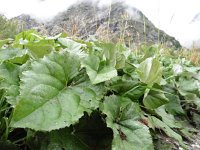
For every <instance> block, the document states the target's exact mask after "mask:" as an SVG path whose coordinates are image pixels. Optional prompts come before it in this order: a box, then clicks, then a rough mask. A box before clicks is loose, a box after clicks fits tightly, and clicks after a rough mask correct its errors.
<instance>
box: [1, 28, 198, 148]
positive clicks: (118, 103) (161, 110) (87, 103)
mask: <svg viewBox="0 0 200 150" xmlns="http://www.w3.org/2000/svg"><path fill="white" fill-rule="evenodd" d="M0 44H1V45H0V47H1V49H0V89H1V90H0V115H1V119H0V135H1V138H0V147H7V148H9V147H14V148H16V149H18V148H21V149H23V148H24V149H27V148H29V149H38V150H39V149H41V150H42V149H66V150H92V149H98V150H111V149H113V150H153V149H154V144H156V141H159V138H158V134H159V133H160V132H163V133H165V135H166V137H170V138H172V139H174V141H177V142H178V143H179V146H181V147H183V148H185V149H186V148H187V147H186V145H185V143H184V141H183V138H182V137H187V136H189V135H190V134H189V132H190V131H191V129H190V128H189V123H190V122H193V125H195V126H196V127H198V125H199V122H198V119H197V118H198V117H200V115H199V111H200V87H199V85H200V78H199V74H200V68H199V67H195V66H194V65H192V64H191V63H190V62H189V61H187V60H185V59H183V58H179V57H177V58H176V57H174V56H164V55H162V53H161V51H160V48H159V47H155V46H151V47H145V48H141V51H140V52H133V51H131V50H130V49H129V48H127V47H125V46H124V45H114V44H111V43H102V42H99V41H90V42H86V41H78V40H72V39H70V38H68V37H66V36H65V35H63V34H59V35H57V36H55V37H43V36H40V35H38V34H37V33H36V32H35V31H33V30H30V31H24V32H22V33H20V34H18V35H17V36H16V38H15V40H14V41H9V43H7V41H6V40H4V42H1V43H0ZM5 45H6V47H5ZM183 122H184V123H183ZM187 125H188V126H187ZM158 130H159V132H158ZM16 135H17V137H16ZM188 138H189V137H188ZM157 143H158V142H157ZM14 148H13V149H14Z"/></svg>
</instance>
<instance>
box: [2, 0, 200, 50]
mask: <svg viewBox="0 0 200 150" xmlns="http://www.w3.org/2000/svg"><path fill="white" fill-rule="evenodd" d="M77 1H78V0H0V4H1V5H0V12H1V13H4V14H5V15H6V16H7V17H8V18H11V17H15V16H18V15H20V14H22V13H25V14H31V15H33V16H35V17H37V18H40V19H42V20H44V19H48V18H51V17H53V16H55V15H56V14H57V13H58V12H62V11H63V10H65V9H66V8H67V7H69V6H70V5H72V4H73V3H76V2H77ZM100 1H101V2H102V3H108V4H109V3H110V1H111V0H100ZM124 1H126V3H128V4H129V5H130V6H134V7H136V8H138V9H139V10H141V11H142V12H143V13H144V14H145V15H146V16H147V17H148V18H149V20H151V21H152V22H153V23H154V24H155V25H156V26H157V27H158V28H160V29H162V30H164V31H165V32H167V33H168V34H170V35H172V36H175V38H176V39H178V40H179V41H180V42H181V44H183V45H185V46H188V45H191V43H192V42H193V41H196V40H198V39H200V21H197V22H191V21H192V19H193V18H194V16H195V15H196V14H197V13H200V0H124Z"/></svg>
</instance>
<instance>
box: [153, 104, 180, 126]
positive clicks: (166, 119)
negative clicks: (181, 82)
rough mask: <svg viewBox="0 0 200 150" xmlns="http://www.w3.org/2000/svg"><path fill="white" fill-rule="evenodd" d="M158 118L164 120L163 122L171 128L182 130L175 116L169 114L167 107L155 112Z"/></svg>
mask: <svg viewBox="0 0 200 150" xmlns="http://www.w3.org/2000/svg"><path fill="white" fill-rule="evenodd" d="M155 112H156V113H157V115H158V116H160V117H161V118H162V121H163V122H164V123H165V124H166V125H168V126H169V127H170V128H180V127H181V126H180V124H179V123H178V121H176V120H175V118H174V116H173V115H171V114H169V113H167V112H166V110H165V106H161V107H159V108H157V109H156V110H155Z"/></svg>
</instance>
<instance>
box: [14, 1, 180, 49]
mask: <svg viewBox="0 0 200 150" xmlns="http://www.w3.org/2000/svg"><path fill="white" fill-rule="evenodd" d="M16 19H20V20H22V22H23V23H24V27H25V28H27V29H30V28H35V29H36V30H38V31H39V32H41V33H42V34H48V35H56V34H58V33H60V32H66V33H67V34H69V35H70V36H76V37H79V38H82V39H87V38H88V37H90V36H94V37H96V38H98V39H100V40H105V41H113V42H125V43H126V44H127V45H129V46H131V47H137V46H138V45H140V44H143V43H158V42H161V43H163V44H166V45H167V46H174V47H176V48H177V47H180V43H179V42H178V41H177V40H176V39H175V38H173V37H171V36H169V35H167V34H166V33H165V32H163V31H161V30H159V29H158V28H156V27H155V26H154V25H153V24H152V22H151V21H149V20H148V18H146V17H145V16H144V15H143V13H142V12H141V11H139V10H137V9H136V8H133V7H129V6H127V5H125V4H123V3H120V2H115V3H113V4H111V5H104V6H99V3H98V2H93V1H92V0H91V1H85V2H84V1H82V2H79V3H77V4H75V5H73V6H71V7H70V8H68V9H67V10H66V11H64V12H62V13H60V14H58V15H57V16H56V17H55V18H54V19H53V20H51V21H49V22H47V23H44V24H41V23H38V22H37V21H36V20H34V19H32V18H30V16H26V15H23V16H19V17H17V18H16Z"/></svg>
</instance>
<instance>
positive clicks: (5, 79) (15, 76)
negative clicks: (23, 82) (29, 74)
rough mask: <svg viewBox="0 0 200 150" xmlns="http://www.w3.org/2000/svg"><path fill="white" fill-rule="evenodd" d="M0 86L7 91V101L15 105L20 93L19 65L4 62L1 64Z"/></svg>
mask: <svg viewBox="0 0 200 150" xmlns="http://www.w3.org/2000/svg"><path fill="white" fill-rule="evenodd" d="M0 78H1V79H2V81H0V88H1V89H4V90H5V91H6V98H7V102H8V103H10V104H11V105H13V106H15V105H16V103H17V100H16V98H17V96H18V95H19V66H17V65H14V64H11V63H9V62H4V63H2V64H1V65H0Z"/></svg>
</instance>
